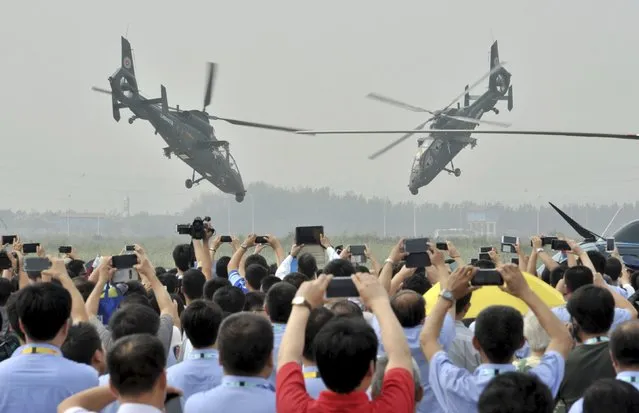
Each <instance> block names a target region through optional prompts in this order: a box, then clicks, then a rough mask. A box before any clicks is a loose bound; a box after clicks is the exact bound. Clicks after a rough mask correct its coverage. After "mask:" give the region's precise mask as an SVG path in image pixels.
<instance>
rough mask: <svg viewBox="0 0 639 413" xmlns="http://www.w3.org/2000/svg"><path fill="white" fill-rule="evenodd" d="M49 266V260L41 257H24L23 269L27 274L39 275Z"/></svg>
mask: <svg viewBox="0 0 639 413" xmlns="http://www.w3.org/2000/svg"><path fill="white" fill-rule="evenodd" d="M49 268H51V261H49V259H48V258H42V257H25V259H24V271H25V272H26V273H27V274H29V275H40V273H41V272H42V271H44V270H48V269H49Z"/></svg>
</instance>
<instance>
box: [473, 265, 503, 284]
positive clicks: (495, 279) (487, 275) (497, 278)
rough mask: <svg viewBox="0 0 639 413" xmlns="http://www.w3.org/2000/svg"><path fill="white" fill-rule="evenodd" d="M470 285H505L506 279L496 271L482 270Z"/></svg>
mask: <svg viewBox="0 0 639 413" xmlns="http://www.w3.org/2000/svg"><path fill="white" fill-rule="evenodd" d="M470 285H504V279H503V278H502V277H501V274H500V273H498V272H497V270H495V269H492V268H488V269H481V268H480V269H479V270H478V271H477V273H476V274H475V276H474V277H473V278H472V279H471V280H470Z"/></svg>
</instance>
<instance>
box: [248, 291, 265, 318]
mask: <svg viewBox="0 0 639 413" xmlns="http://www.w3.org/2000/svg"><path fill="white" fill-rule="evenodd" d="M245 296H246V302H245V303H244V309H243V311H250V312H253V313H262V312H263V311H264V300H266V294H264V293H263V292H261V291H249V292H248V293H246V294H245Z"/></svg>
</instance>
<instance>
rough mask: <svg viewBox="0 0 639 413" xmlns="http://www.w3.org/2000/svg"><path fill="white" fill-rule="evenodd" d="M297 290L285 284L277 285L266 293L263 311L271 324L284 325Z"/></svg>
mask: <svg viewBox="0 0 639 413" xmlns="http://www.w3.org/2000/svg"><path fill="white" fill-rule="evenodd" d="M295 293H297V288H295V287H294V286H293V284H290V283H287V282H281V283H277V284H275V285H274V286H272V287H271V288H270V289H269V290H268V292H267V293H266V300H264V310H265V311H266V314H268V318H269V319H270V320H271V321H272V322H273V323H280V324H286V322H287V321H288V316H290V315H291V310H292V309H293V303H292V302H293V298H295Z"/></svg>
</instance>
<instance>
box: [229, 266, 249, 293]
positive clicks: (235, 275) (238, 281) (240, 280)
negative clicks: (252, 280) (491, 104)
mask: <svg viewBox="0 0 639 413" xmlns="http://www.w3.org/2000/svg"><path fill="white" fill-rule="evenodd" d="M229 281H230V282H231V285H232V286H233V287H237V288H239V289H240V290H242V291H243V292H244V294H246V293H248V288H247V287H246V280H245V279H244V277H242V276H241V275H240V272H239V271H238V270H233V271H231V272H230V273H229Z"/></svg>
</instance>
